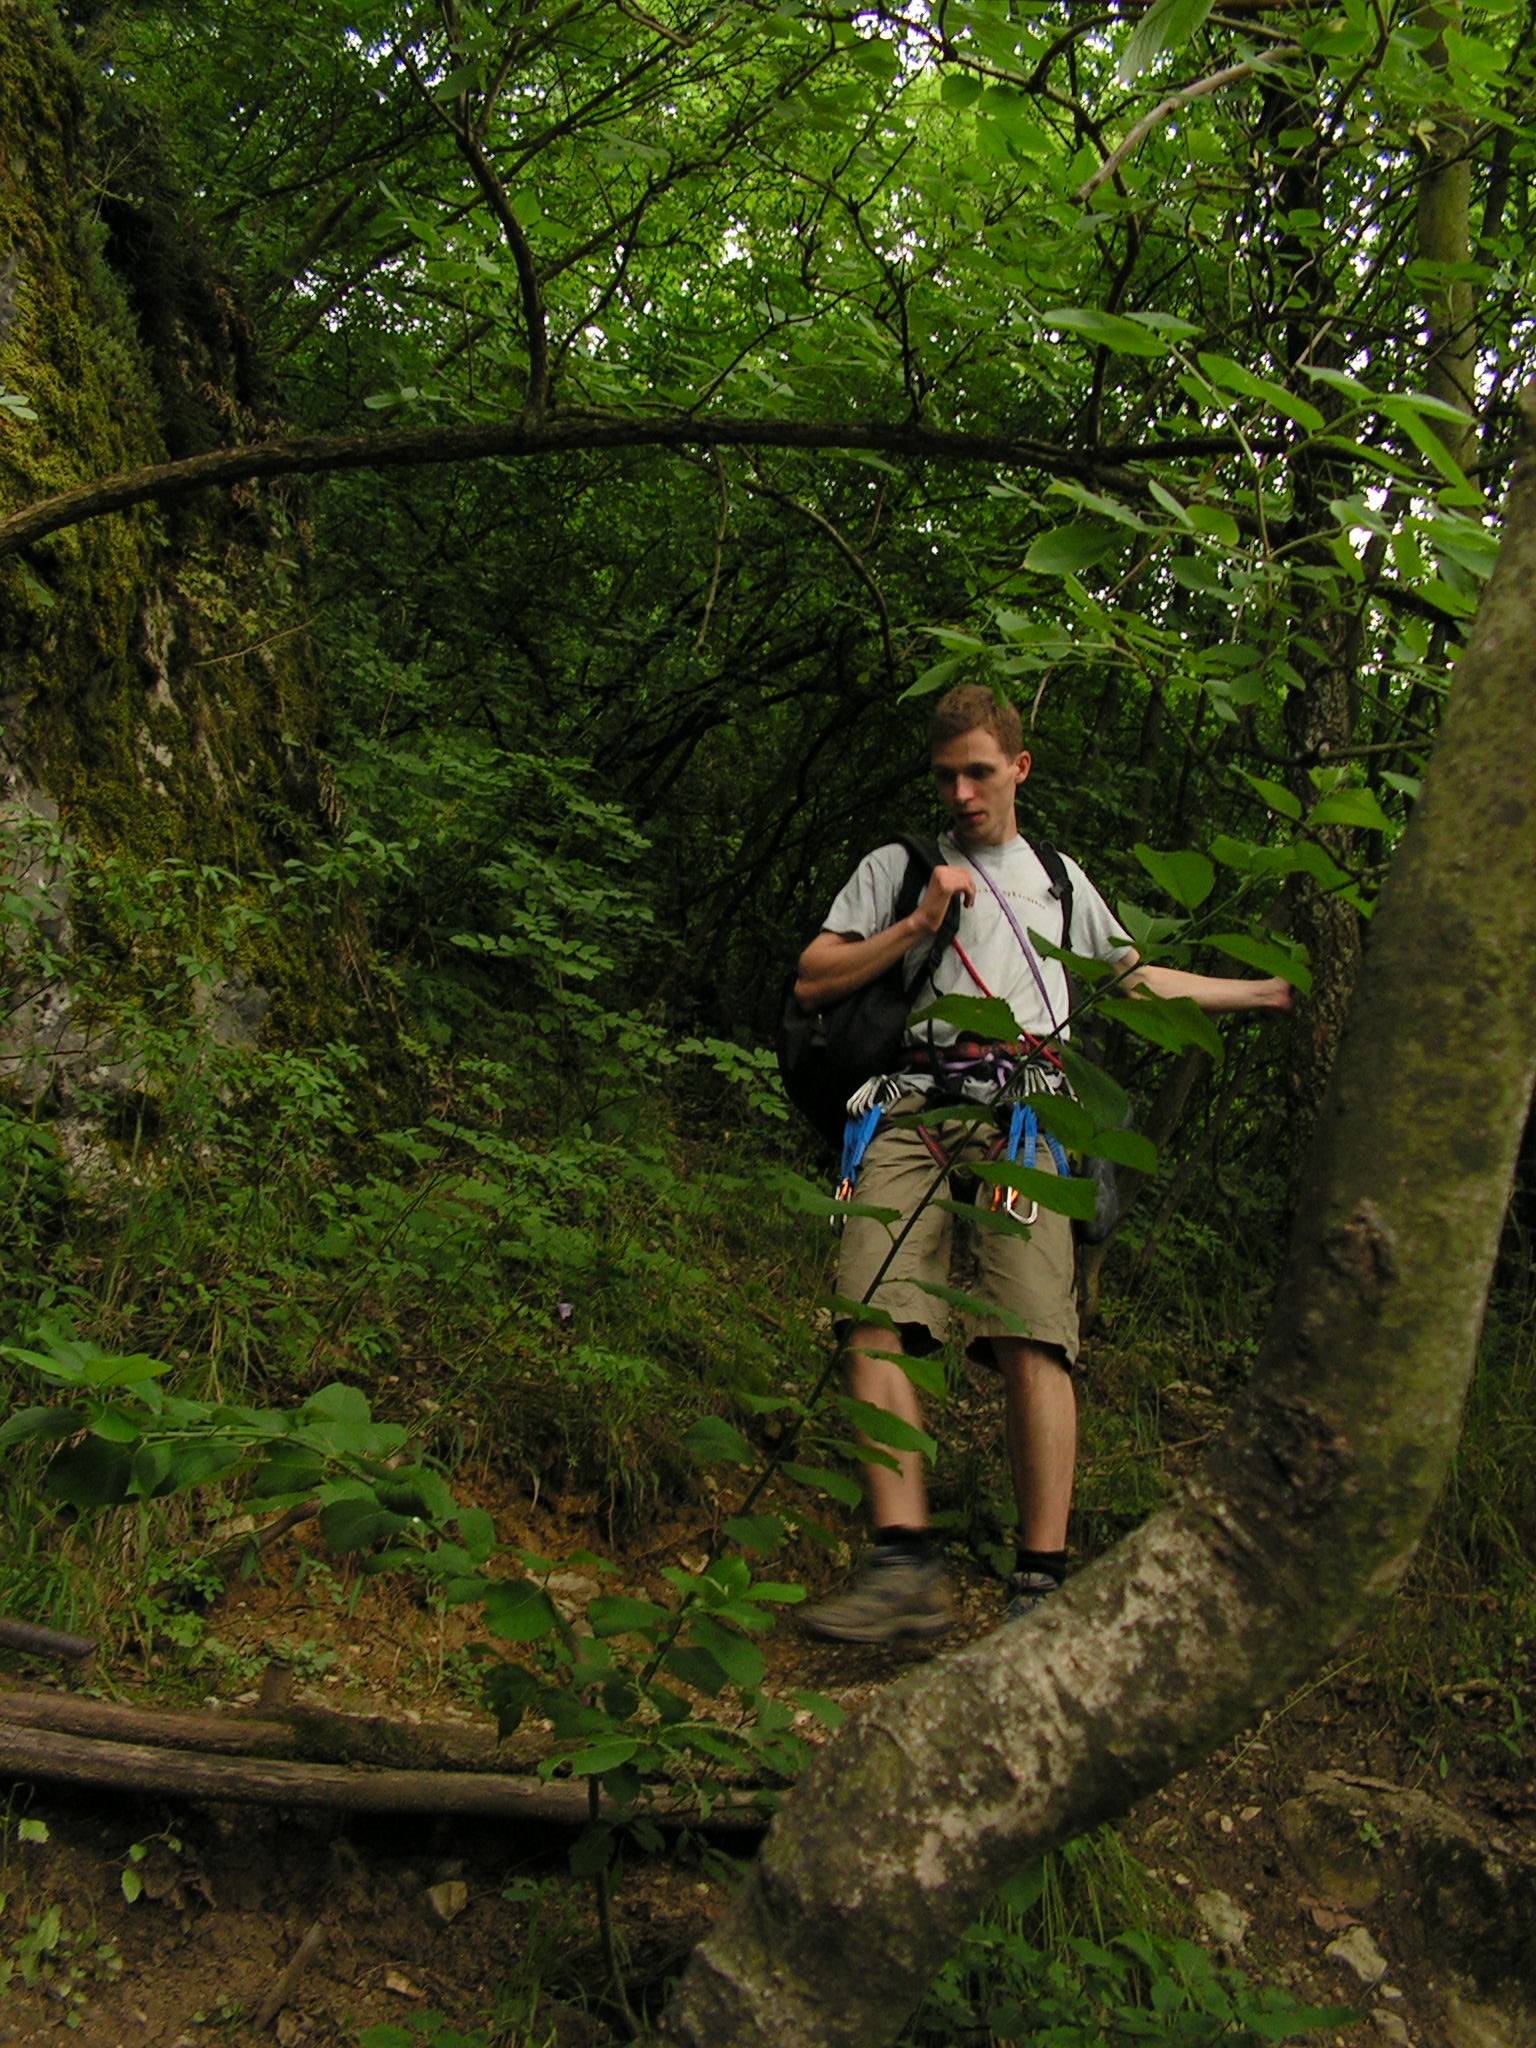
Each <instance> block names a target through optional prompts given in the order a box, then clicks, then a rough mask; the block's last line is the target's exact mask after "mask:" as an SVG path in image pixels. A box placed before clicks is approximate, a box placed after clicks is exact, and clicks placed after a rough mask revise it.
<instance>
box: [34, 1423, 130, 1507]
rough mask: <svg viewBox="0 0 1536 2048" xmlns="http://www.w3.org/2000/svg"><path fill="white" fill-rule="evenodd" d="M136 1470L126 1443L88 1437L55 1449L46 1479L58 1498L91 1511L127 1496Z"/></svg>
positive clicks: (115, 1504) (122, 1499) (112, 1505)
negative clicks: (111, 1442) (107, 1441)
mask: <svg viewBox="0 0 1536 2048" xmlns="http://www.w3.org/2000/svg"><path fill="white" fill-rule="evenodd" d="M132 1472H133V1460H132V1458H131V1456H130V1455H129V1453H128V1451H127V1449H126V1448H125V1447H124V1446H123V1445H122V1444H107V1443H103V1442H102V1441H101V1439H100V1438H99V1437H87V1438H86V1439H85V1441H84V1442H83V1443H78V1444H65V1445H64V1446H63V1447H62V1448H61V1449H60V1450H58V1451H56V1452H55V1453H54V1455H53V1458H52V1460H51V1462H50V1464H49V1466H48V1473H47V1479H46V1482H45V1483H46V1485H47V1488H48V1491H49V1493H51V1494H52V1495H53V1496H54V1497H55V1499H57V1500H62V1501H66V1502H67V1503H68V1504H69V1506H70V1507H72V1508H77V1509H78V1510H79V1511H80V1513H81V1514H90V1513H92V1512H94V1511H95V1510H96V1509H97V1508H110V1507H116V1506H117V1505H118V1503H119V1502H120V1501H124V1500H126V1499H127V1498H128V1484H129V1480H130V1478H131V1476H132Z"/></svg>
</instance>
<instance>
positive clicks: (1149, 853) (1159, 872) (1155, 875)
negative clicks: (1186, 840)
mask: <svg viewBox="0 0 1536 2048" xmlns="http://www.w3.org/2000/svg"><path fill="white" fill-rule="evenodd" d="M1131 850H1132V852H1133V853H1134V854H1135V856H1136V858H1137V859H1138V860H1139V861H1140V862H1141V865H1142V866H1143V867H1144V868H1145V869H1146V871H1147V873H1148V874H1149V875H1150V876H1151V877H1152V879H1153V881H1154V882H1155V883H1156V884H1157V886H1158V887H1159V888H1160V889H1162V890H1163V891H1164V892H1165V893H1166V894H1167V895H1169V896H1171V897H1172V898H1173V900H1174V902H1175V903H1180V904H1182V905H1183V907H1184V908H1185V909H1186V910H1198V909H1199V908H1200V905H1201V904H1202V903H1203V902H1204V901H1205V899H1206V897H1207V896H1209V895H1210V893H1211V891H1212V889H1213V888H1214V887H1215V886H1216V870H1215V869H1214V868H1213V867H1212V866H1211V863H1210V862H1209V861H1208V860H1207V859H1206V857H1205V855H1204V854H1203V853H1190V852H1180V853H1158V852H1156V851H1155V850H1154V849H1153V848H1152V847H1150V846H1143V845H1137V846H1135V847H1133V848H1132V849H1131Z"/></svg>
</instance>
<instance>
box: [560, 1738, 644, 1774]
mask: <svg viewBox="0 0 1536 2048" xmlns="http://www.w3.org/2000/svg"><path fill="white" fill-rule="evenodd" d="M639 1747H640V1744H639V1743H638V1742H637V1741H636V1739H635V1737H634V1736H632V1735H614V1736H611V1737H610V1738H609V1739H608V1740H607V1741H606V1742H594V1743H593V1744H591V1746H590V1747H589V1748H587V1749H579V1750H577V1752H576V1754H575V1755H574V1756H567V1757H562V1758H561V1759H560V1761H561V1762H562V1763H564V1764H568V1765H569V1766H570V1772H571V1776H572V1777H573V1778H600V1777H601V1776H602V1774H603V1772H604V1771H616V1770H617V1769H618V1768H619V1766H620V1764H627V1763H628V1762H629V1760H630V1758H631V1757H632V1756H633V1755H634V1753H635V1751H636V1750H637V1749H638V1748H639Z"/></svg>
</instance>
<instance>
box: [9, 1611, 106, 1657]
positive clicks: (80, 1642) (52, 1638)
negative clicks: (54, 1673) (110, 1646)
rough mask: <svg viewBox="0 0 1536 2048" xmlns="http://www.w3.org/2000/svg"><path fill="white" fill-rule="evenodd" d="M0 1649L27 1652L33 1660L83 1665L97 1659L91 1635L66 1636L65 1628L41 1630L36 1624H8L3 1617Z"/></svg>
mask: <svg viewBox="0 0 1536 2048" xmlns="http://www.w3.org/2000/svg"><path fill="white" fill-rule="evenodd" d="M0 1650H25V1651H27V1653H28V1654H29V1655H30V1656H33V1657H58V1658H60V1659H62V1661H63V1662H64V1663H66V1664H83V1663H84V1662H85V1660H86V1658H87V1657H94V1656H95V1654H96V1645H95V1643H94V1642H93V1641H92V1640H91V1638H90V1637H89V1636H71V1635H66V1634H65V1632H64V1631H63V1629H59V1628H40V1627H39V1626H38V1625H37V1623H36V1622H33V1621H8V1620H6V1619H4V1618H3V1617H0Z"/></svg>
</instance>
